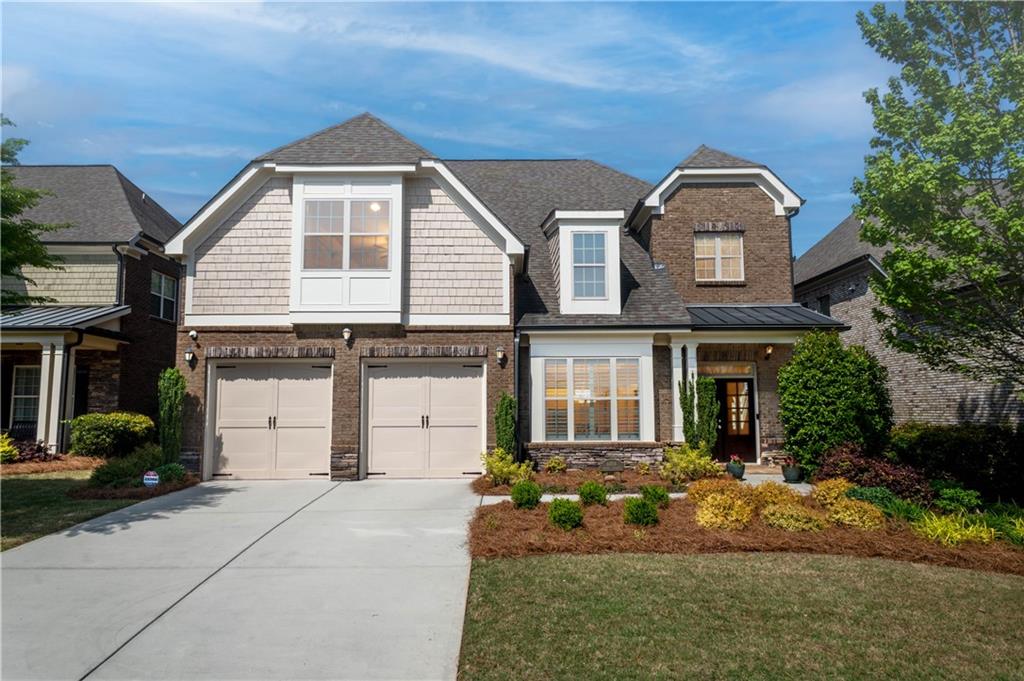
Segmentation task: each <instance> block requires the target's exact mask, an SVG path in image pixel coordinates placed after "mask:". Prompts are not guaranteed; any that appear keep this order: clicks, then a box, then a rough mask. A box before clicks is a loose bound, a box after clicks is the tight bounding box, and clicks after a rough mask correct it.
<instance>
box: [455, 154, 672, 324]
mask: <svg viewBox="0 0 1024 681" xmlns="http://www.w3.org/2000/svg"><path fill="white" fill-rule="evenodd" d="M445 164H446V165H447V166H448V167H449V168H451V170H452V172H453V173H455V175H456V176H457V177H459V179H461V180H462V181H463V182H464V183H465V184H466V185H467V186H468V187H469V189H470V190H471V191H472V192H473V193H474V194H476V195H477V197H479V198H480V200H481V201H483V202H484V203H485V204H486V205H487V207H488V208H490V209H491V210H492V211H494V213H495V214H496V215H497V216H498V218H499V219H501V220H502V222H504V223H505V224H506V225H507V226H508V227H509V228H510V229H512V230H513V231H514V232H515V233H516V235H517V236H518V237H519V238H520V239H521V240H522V241H523V243H525V244H526V245H527V246H529V248H530V254H529V258H528V261H527V273H526V274H527V277H526V280H525V281H522V282H520V285H518V286H517V287H516V288H517V305H516V309H517V310H518V312H519V313H520V314H521V317H520V319H519V323H520V325H521V326H530V327H540V326H635V325H668V324H686V323H687V322H688V321H689V318H688V317H687V314H686V306H685V305H683V301H682V300H681V299H680V297H679V295H678V294H677V293H676V292H675V289H674V288H673V287H672V284H671V282H670V281H669V279H668V274H667V272H665V271H664V270H660V271H656V270H655V269H654V268H653V266H652V264H651V259H650V256H649V255H648V253H647V251H646V250H644V248H643V246H641V245H640V243H639V242H637V240H636V238H635V237H634V235H633V234H631V233H630V234H623V235H622V236H621V239H622V240H621V242H620V249H619V250H620V259H621V263H622V268H621V271H622V296H623V306H622V314H621V315H562V314H559V313H558V294H557V289H556V287H555V281H554V274H553V271H552V268H551V259H550V256H549V251H548V245H547V239H546V237H545V236H544V234H543V232H542V231H541V224H542V223H543V222H544V219H545V218H546V217H547V216H548V214H549V213H551V211H552V210H624V211H626V213H627V214H628V213H629V211H630V210H631V209H632V208H633V206H634V205H635V204H636V202H637V200H639V199H640V197H642V196H643V195H645V194H646V193H647V192H648V191H650V188H651V186H650V185H649V184H648V183H646V182H644V181H642V180H638V179H637V178H635V177H632V176H630V175H626V174H624V173H620V172H619V171H617V170H613V169H611V168H609V167H607V166H604V165H601V164H600V163H595V162H594V161H581V160H550V161H536V160H510V161H445Z"/></svg>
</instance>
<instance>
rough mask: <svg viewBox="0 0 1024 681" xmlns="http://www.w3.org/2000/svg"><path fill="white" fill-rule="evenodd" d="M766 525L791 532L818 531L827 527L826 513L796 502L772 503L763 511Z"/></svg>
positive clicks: (762, 518) (762, 517)
mask: <svg viewBox="0 0 1024 681" xmlns="http://www.w3.org/2000/svg"><path fill="white" fill-rule="evenodd" d="M761 520H763V521H764V524H765V525H770V526H771V527H778V528H779V529H782V530H788V531H790V532H818V531H820V530H823V529H825V524H826V519H825V514H824V513H822V512H821V511H816V510H815V509H813V508H807V507H806V506H801V505H799V504H794V503H791V502H790V503H781V504H771V505H770V506H766V507H765V508H764V510H763V511H761Z"/></svg>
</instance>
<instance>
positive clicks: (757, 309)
mask: <svg viewBox="0 0 1024 681" xmlns="http://www.w3.org/2000/svg"><path fill="white" fill-rule="evenodd" d="M686 309H687V310H688V311H689V312H690V318H691V319H692V320H693V328H695V329H735V328H747V329H749V328H751V327H754V328H760V329H765V330H768V329H807V328H848V327H845V326H844V325H843V323H842V322H840V321H838V320H835V319H832V318H831V317H826V316H825V315H823V314H819V313H817V312H814V311H813V310H809V309H807V308H806V307H804V306H802V305H798V304H796V303H793V304H790V305H687V306H686Z"/></svg>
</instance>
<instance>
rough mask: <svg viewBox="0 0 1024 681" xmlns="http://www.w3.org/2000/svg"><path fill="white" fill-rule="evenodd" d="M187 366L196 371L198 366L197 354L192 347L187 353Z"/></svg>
mask: <svg viewBox="0 0 1024 681" xmlns="http://www.w3.org/2000/svg"><path fill="white" fill-rule="evenodd" d="M185 364H187V365H188V368H189V369H194V368H195V366H196V352H195V350H193V349H192V348H191V347H189V349H188V350H186V351H185Z"/></svg>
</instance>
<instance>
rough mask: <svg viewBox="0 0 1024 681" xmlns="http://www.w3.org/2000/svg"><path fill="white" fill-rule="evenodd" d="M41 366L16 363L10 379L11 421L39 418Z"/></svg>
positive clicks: (27, 420) (18, 421)
mask: <svg viewBox="0 0 1024 681" xmlns="http://www.w3.org/2000/svg"><path fill="white" fill-rule="evenodd" d="M41 371H42V368H41V367H39V366H32V365H17V366H15V367H14V376H13V378H12V380H11V423H12V424H14V423H22V422H36V421H37V420H38V418H39V378H40V375H41Z"/></svg>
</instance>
